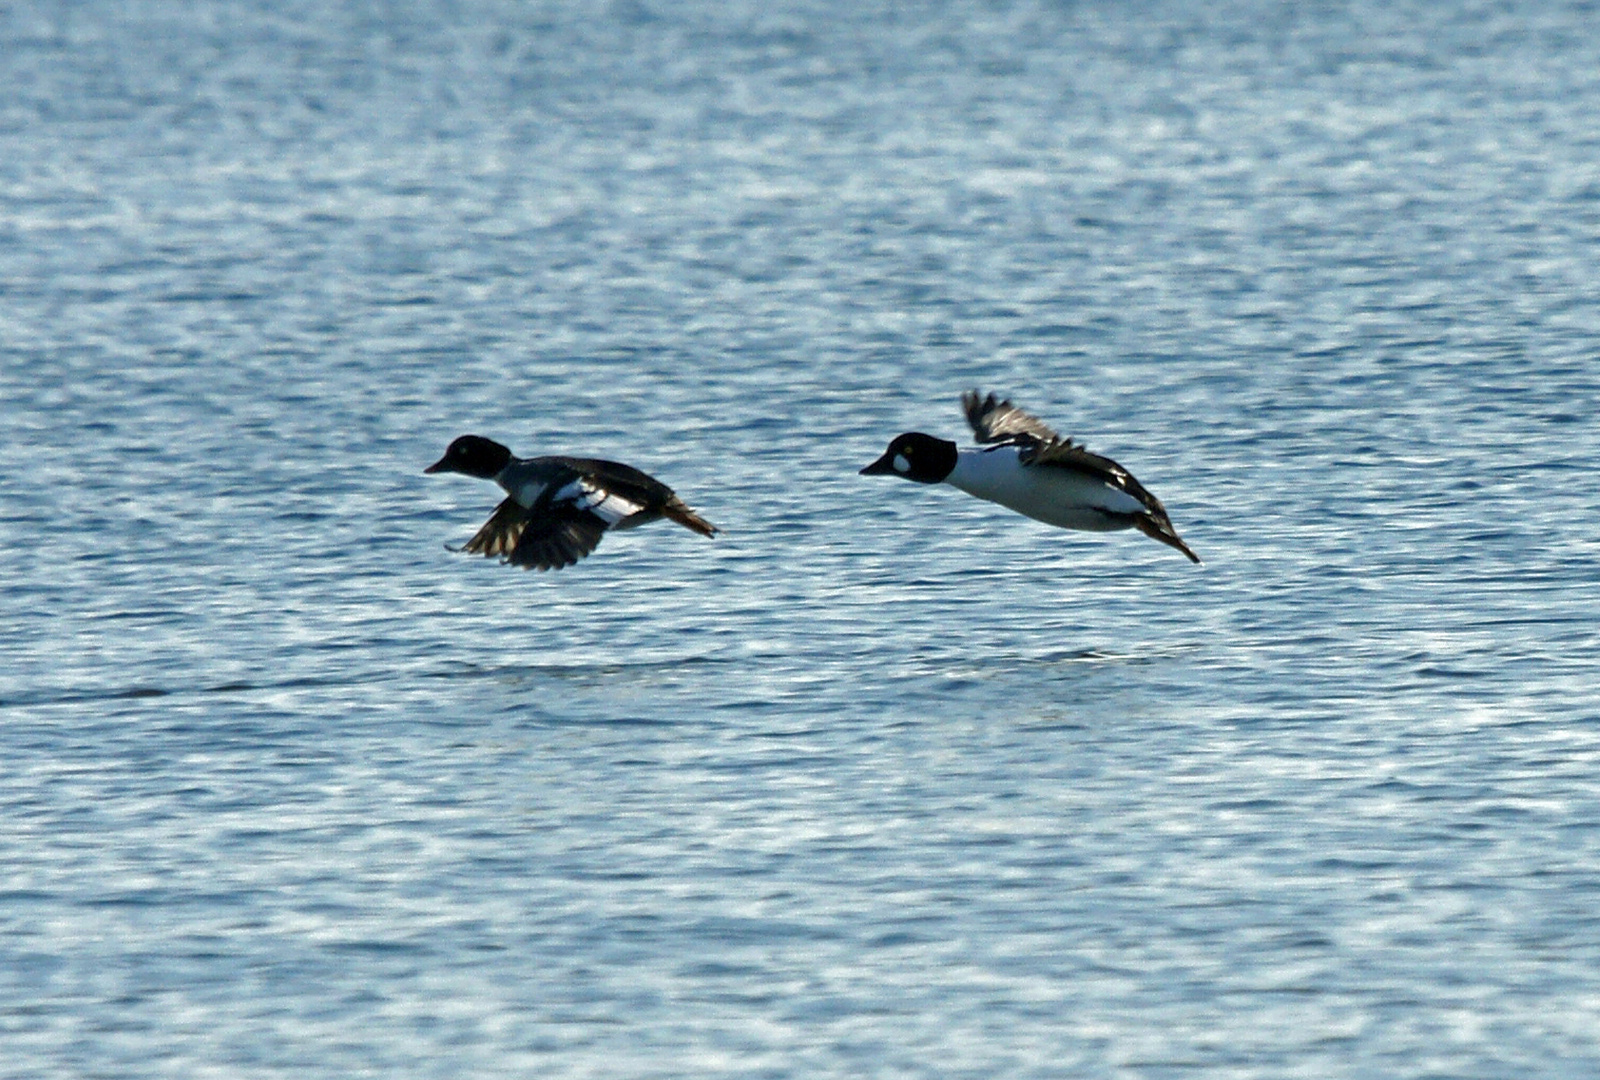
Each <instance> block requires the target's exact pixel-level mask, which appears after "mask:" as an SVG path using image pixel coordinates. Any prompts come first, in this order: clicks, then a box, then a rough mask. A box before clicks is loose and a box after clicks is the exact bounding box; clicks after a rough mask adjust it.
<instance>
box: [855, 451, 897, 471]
mask: <svg viewBox="0 0 1600 1080" xmlns="http://www.w3.org/2000/svg"><path fill="white" fill-rule="evenodd" d="M894 471H895V470H894V455H893V454H884V455H883V456H882V457H881V458H879V459H878V460H877V461H874V462H873V463H872V464H871V465H868V466H867V467H866V468H865V469H862V470H861V473H860V475H862V476H882V475H884V474H885V473H889V474H894Z"/></svg>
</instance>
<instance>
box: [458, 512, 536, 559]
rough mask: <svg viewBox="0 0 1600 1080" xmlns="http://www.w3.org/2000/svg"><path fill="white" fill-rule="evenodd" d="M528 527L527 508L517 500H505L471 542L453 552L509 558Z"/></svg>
mask: <svg viewBox="0 0 1600 1080" xmlns="http://www.w3.org/2000/svg"><path fill="white" fill-rule="evenodd" d="M527 525H528V510H527V508H526V507H525V506H523V505H522V504H521V503H519V502H517V500H515V499H505V500H504V501H502V502H501V503H500V505H499V506H497V507H495V508H494V513H492V514H490V515H489V520H488V521H485V522H484V523H483V528H481V529H479V530H478V531H477V532H476V533H475V534H473V537H472V539H471V540H468V541H467V542H466V543H465V544H464V545H463V546H461V547H459V548H455V549H453V550H456V551H464V552H466V553H467V554H468V555H487V556H490V557H491V558H492V557H494V556H496V555H498V556H499V557H501V558H502V559H503V558H508V557H510V555H511V552H512V551H514V550H515V549H516V546H517V541H518V540H521V539H522V531H523V530H524V529H525V528H527Z"/></svg>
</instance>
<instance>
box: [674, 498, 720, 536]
mask: <svg viewBox="0 0 1600 1080" xmlns="http://www.w3.org/2000/svg"><path fill="white" fill-rule="evenodd" d="M661 513H662V514H663V515H665V516H666V517H668V518H670V519H671V520H673V521H676V522H677V523H678V524H679V525H682V526H683V527H684V528H685V529H693V530H694V531H695V532H697V533H699V534H700V535H701V536H715V535H717V533H718V532H719V531H721V530H719V529H718V528H717V527H716V526H715V525H713V524H711V522H709V521H707V520H706V519H705V518H703V517H701V516H700V515H699V514H697V513H695V512H694V511H693V510H691V509H689V506H688V504H687V503H685V502H684V501H683V500H682V499H680V498H678V497H677V496H676V495H674V496H672V498H670V499H668V500H667V505H665V506H663V507H662V508H661Z"/></svg>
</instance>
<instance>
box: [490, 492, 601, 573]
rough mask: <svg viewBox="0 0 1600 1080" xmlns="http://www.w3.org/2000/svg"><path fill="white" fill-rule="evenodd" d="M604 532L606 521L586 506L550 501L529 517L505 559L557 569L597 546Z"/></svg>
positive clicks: (527, 566)
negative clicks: (538, 512) (519, 538)
mask: <svg viewBox="0 0 1600 1080" xmlns="http://www.w3.org/2000/svg"><path fill="white" fill-rule="evenodd" d="M605 532H606V523H605V522H604V521H602V520H601V519H600V518H597V517H595V516H594V515H593V514H591V513H590V512H589V511H588V510H585V509H581V508H579V507H577V506H575V505H572V504H570V503H554V504H551V505H550V506H548V507H546V508H545V509H544V510H543V512H541V513H540V514H539V515H538V516H537V517H533V518H531V519H530V520H529V523H528V527H527V528H526V529H524V530H523V531H522V539H521V540H519V541H517V546H516V548H515V549H514V550H513V551H512V552H511V554H510V555H509V556H507V557H506V561H507V562H509V563H510V564H511V565H513V566H521V567H524V568H525V569H530V570H559V569H561V568H562V567H563V566H571V565H572V564H573V563H575V562H577V561H578V560H579V559H581V558H583V557H584V556H586V555H588V554H589V553H590V552H591V551H593V550H594V549H595V548H597V547H599V546H600V538H601V537H602V536H604V535H605Z"/></svg>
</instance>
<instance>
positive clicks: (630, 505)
mask: <svg viewBox="0 0 1600 1080" xmlns="http://www.w3.org/2000/svg"><path fill="white" fill-rule="evenodd" d="M553 501H555V502H564V503H571V504H572V505H573V506H574V507H576V508H577V509H579V510H587V511H588V512H589V513H591V514H593V515H594V516H595V517H597V518H599V519H600V520H601V521H603V522H605V523H606V527H607V528H610V527H611V526H613V525H615V524H616V523H617V522H619V521H623V520H625V519H627V518H630V517H632V516H633V515H634V514H637V513H638V512H639V511H640V510H643V509H644V507H643V506H641V505H639V504H638V503H636V502H633V501H632V500H630V499H624V498H623V497H622V496H621V495H618V494H616V493H615V492H612V491H607V490H606V489H605V488H603V487H601V486H600V485H599V484H596V483H594V482H593V481H592V480H574V481H573V482H572V483H570V484H568V485H567V486H566V487H564V488H562V489H561V490H560V491H558V492H556V494H555V497H554V500H553Z"/></svg>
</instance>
